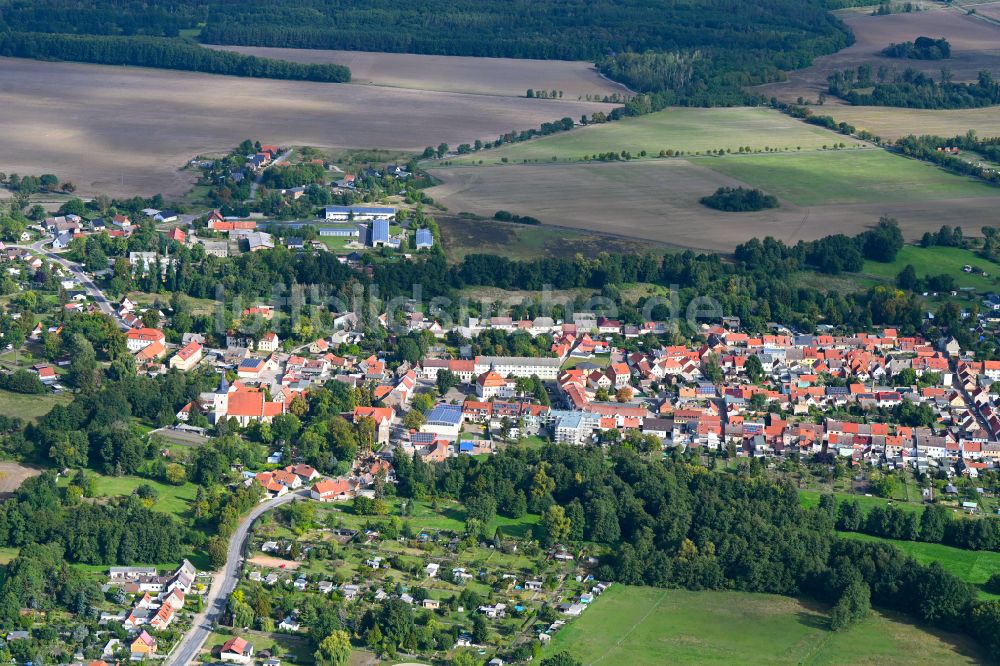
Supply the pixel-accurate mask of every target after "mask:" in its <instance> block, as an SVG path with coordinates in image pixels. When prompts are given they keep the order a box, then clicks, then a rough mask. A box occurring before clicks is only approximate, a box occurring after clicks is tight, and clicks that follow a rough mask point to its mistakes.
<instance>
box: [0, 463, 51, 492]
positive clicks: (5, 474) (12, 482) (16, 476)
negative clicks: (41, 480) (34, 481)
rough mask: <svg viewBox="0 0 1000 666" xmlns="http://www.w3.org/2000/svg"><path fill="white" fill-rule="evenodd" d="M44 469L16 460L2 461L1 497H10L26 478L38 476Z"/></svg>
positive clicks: (0, 466)
mask: <svg viewBox="0 0 1000 666" xmlns="http://www.w3.org/2000/svg"><path fill="white" fill-rule="evenodd" d="M41 473H42V470H40V469H38V468H37V467H28V466H27V465H22V464H21V463H16V462H0V499H2V498H6V497H9V496H10V495H11V494H12V493H13V492H14V491H15V490H17V489H18V488H20V487H21V484H22V483H24V482H25V480H26V479H30V478H31V477H33V476H38V475H39V474H41Z"/></svg>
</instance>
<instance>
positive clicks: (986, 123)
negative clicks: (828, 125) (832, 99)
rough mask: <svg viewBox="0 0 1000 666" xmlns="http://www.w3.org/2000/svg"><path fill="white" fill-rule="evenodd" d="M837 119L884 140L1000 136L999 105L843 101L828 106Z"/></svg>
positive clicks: (830, 112) (824, 110)
mask: <svg viewBox="0 0 1000 666" xmlns="http://www.w3.org/2000/svg"><path fill="white" fill-rule="evenodd" d="M821 113H824V114H829V115H830V116H832V117H833V119H834V120H836V121H837V122H845V123H849V124H851V125H854V126H855V127H857V128H858V129H864V130H868V131H869V132H871V133H872V134H874V135H875V136H879V137H882V138H883V139H893V140H895V139H898V138H900V137H904V136H906V135H908V134H915V135H917V136H920V135H921V134H936V135H937V136H945V137H953V136H958V135H960V134H965V133H966V132H967V131H968V130H970V129H971V130H975V131H976V133H977V134H978V135H979V136H983V137H986V136H997V135H1000V113H997V109H996V107H987V108H984V109H899V108H892V107H887V106H849V105H847V104H839V105H836V106H830V107H827V108H824V109H823V110H822V111H821Z"/></svg>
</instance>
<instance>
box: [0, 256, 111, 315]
mask: <svg viewBox="0 0 1000 666" xmlns="http://www.w3.org/2000/svg"><path fill="white" fill-rule="evenodd" d="M50 240H51V239H48V238H44V239H42V240H40V241H37V242H35V243H32V244H31V245H9V246H8V247H16V248H20V249H22V250H28V251H30V252H34V253H35V254H36V255H38V256H41V257H45V258H46V259H48V260H49V261H54V262H56V263H57V264H59V265H60V266H62V267H63V268H65V269H66V270H68V271H69V272H70V273H72V274H73V277H75V278H76V279H77V281H78V282H79V283H80V284H81V285H82V286H83V288H84V290H85V291H86V292H87V295H88V296H90V297H91V298H92V299H94V302H95V303H97V307H98V308H100V310H101V312H103V313H104V314H106V315H108V316H109V317H111V318H112V319H114V320H115V321H116V322H118V325H119V326H121V327H122V329H123V330H127V329H128V326H126V325H125V323H124V322H123V321H122V320H121V319H119V318H118V312H117V311H116V310H115V308H114V306H112V304H111V301H110V300H109V299H108V297H107V296H105V295H104V292H103V291H101V289H100V288H99V287H98V286H97V285H96V284H94V281H93V280H92V279H90V277H89V276H88V275H87V274H86V273H84V272H83V267H81V266H80V264H78V263H76V262H73V261H70V260H69V259H65V258H63V257H61V256H59V254H58V253H57V252H55V251H53V250H49V249H46V248H45V247H44V245H45V244H46V243H48V242H49V241H50Z"/></svg>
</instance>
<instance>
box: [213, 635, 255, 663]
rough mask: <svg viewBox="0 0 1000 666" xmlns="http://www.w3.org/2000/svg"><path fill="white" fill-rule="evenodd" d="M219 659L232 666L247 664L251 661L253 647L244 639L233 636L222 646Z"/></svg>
mask: <svg viewBox="0 0 1000 666" xmlns="http://www.w3.org/2000/svg"><path fill="white" fill-rule="evenodd" d="M219 658H220V659H222V661H225V662H229V663H233V664H249V663H251V662H252V661H253V645H251V644H250V643H248V642H247V640H246V639H245V638H241V637H240V636H233V637H232V638H230V639H229V640H228V641H226V642H225V643H223V644H222V649H220V650H219Z"/></svg>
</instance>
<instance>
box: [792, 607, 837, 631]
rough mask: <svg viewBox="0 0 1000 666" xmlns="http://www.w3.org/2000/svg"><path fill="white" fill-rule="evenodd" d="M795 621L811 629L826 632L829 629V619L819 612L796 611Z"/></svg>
mask: <svg viewBox="0 0 1000 666" xmlns="http://www.w3.org/2000/svg"><path fill="white" fill-rule="evenodd" d="M795 619H796V620H797V621H798V623H799V624H801V625H804V626H806V627H810V628H812V629H823V630H828V629H829V628H830V618H829V617H827V616H826V615H825V614H823V613H820V612H816V611H807V610H803V611H798V612H797V613H795Z"/></svg>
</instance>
